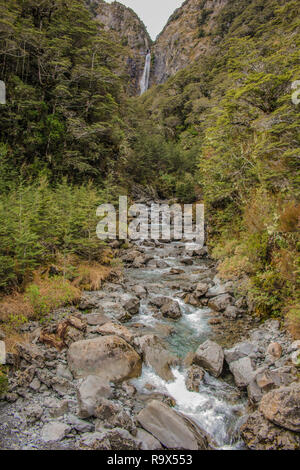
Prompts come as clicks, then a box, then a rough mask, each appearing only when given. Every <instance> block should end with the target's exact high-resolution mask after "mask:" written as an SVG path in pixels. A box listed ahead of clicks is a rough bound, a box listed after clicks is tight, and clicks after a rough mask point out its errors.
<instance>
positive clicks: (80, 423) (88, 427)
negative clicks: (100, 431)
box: [66, 414, 94, 433]
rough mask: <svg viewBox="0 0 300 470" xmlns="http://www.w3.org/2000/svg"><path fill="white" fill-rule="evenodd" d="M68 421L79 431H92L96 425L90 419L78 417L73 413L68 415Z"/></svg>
mask: <svg viewBox="0 0 300 470" xmlns="http://www.w3.org/2000/svg"><path fill="white" fill-rule="evenodd" d="M66 422H67V423H68V424H69V425H70V426H71V428H72V429H75V430H76V431H77V432H80V433H81V432H82V433H83V432H91V431H94V425H93V424H91V423H89V422H88V421H84V420H83V419H79V418H77V416H75V415H73V414H69V415H68V416H67V417H66Z"/></svg>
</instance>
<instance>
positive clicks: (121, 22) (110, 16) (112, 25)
mask: <svg viewBox="0 0 300 470" xmlns="http://www.w3.org/2000/svg"><path fill="white" fill-rule="evenodd" d="M88 5H89V7H90V9H91V11H92V12H93V14H94V16H95V19H96V21H97V22H98V23H99V24H100V27H103V28H104V30H105V31H109V33H110V34H111V35H112V36H113V38H114V40H115V42H116V43H117V44H120V46H121V47H122V50H121V53H120V56H121V67H120V73H121V74H123V75H127V77H128V92H129V94H131V95H135V94H138V93H139V87H140V85H139V83H140V79H141V77H142V74H143V69H144V64H145V57H146V54H147V51H148V49H149V48H150V47H151V44H152V41H151V38H150V36H149V34H148V32H147V29H146V27H145V25H144V23H143V22H142V21H141V20H140V18H139V17H138V16H137V14H136V13H135V12H134V11H133V10H131V9H130V8H127V7H126V6H124V5H122V4H121V3H118V2H113V3H106V2H105V1H103V0H89V1H88Z"/></svg>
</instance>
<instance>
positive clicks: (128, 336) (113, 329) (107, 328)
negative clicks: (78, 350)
mask: <svg viewBox="0 0 300 470" xmlns="http://www.w3.org/2000/svg"><path fill="white" fill-rule="evenodd" d="M97 333H100V334H101V335H103V336H106V335H116V336H120V338H123V339H124V340H125V341H127V342H129V343H130V342H131V341H132V340H133V338H134V335H133V333H132V332H131V331H129V330H128V328H126V327H125V326H123V325H118V324H117V323H112V322H109V323H105V325H102V326H99V327H98V328H97Z"/></svg>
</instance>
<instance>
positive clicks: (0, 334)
mask: <svg viewBox="0 0 300 470" xmlns="http://www.w3.org/2000/svg"><path fill="white" fill-rule="evenodd" d="M5 337H6V335H5V333H4V331H2V330H0V340H1V341H2V340H4V339H5Z"/></svg>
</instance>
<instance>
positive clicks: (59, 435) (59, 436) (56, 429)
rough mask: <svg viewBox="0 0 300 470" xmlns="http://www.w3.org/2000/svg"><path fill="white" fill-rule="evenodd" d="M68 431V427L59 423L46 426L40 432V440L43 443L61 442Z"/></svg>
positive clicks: (55, 422)
mask: <svg viewBox="0 0 300 470" xmlns="http://www.w3.org/2000/svg"><path fill="white" fill-rule="evenodd" d="M69 431H70V426H68V425H67V424H64V423H60V422H59V421H54V422H52V423H49V424H46V425H45V426H44V427H43V430H42V440H43V441H44V442H59V441H62V440H63V439H64V438H65V437H66V435H67V434H68V433H69Z"/></svg>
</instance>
